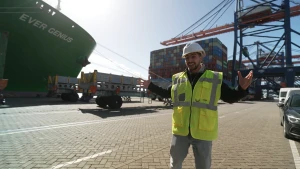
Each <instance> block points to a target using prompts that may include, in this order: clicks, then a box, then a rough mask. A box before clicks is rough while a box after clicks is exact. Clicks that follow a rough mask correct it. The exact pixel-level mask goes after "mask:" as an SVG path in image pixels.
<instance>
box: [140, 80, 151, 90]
mask: <svg viewBox="0 0 300 169" xmlns="http://www.w3.org/2000/svg"><path fill="white" fill-rule="evenodd" d="M149 84H150V80H143V82H141V88H144V89H148V86H149Z"/></svg>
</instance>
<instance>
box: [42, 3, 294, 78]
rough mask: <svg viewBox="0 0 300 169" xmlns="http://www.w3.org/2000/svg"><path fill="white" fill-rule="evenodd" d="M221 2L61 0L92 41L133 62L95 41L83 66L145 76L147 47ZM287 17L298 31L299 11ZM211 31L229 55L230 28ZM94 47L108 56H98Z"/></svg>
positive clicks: (228, 19)
mask: <svg viewBox="0 0 300 169" xmlns="http://www.w3.org/2000/svg"><path fill="white" fill-rule="evenodd" d="M45 2H47V3H48V4H50V5H52V6H54V7H55V6H56V5H57V0H45ZM220 2H221V1H220V0H209V1H204V0H62V2H61V12H62V13H63V14H65V15H66V16H68V17H69V18H71V19H72V20H73V21H75V22H76V23H77V24H79V25H80V26H82V27H83V28H84V29H85V30H87V31H88V32H89V33H90V34H91V35H92V36H93V37H94V38H95V40H96V41H97V43H99V44H101V45H103V46H105V47H107V48H109V49H111V50H113V51H114V52H117V53H119V54H120V55H122V56H123V57H126V58H127V59H128V60H131V61H132V62H134V63H135V64H133V63H131V62H129V61H127V60H126V59H124V58H122V57H120V56H118V55H116V54H114V53H112V52H110V51H108V50H107V49H105V48H103V47H101V46H97V48H96V49H95V52H94V53H93V54H92V55H91V56H90V59H89V60H90V61H91V62H92V64H90V65H88V66H86V67H85V68H83V71H85V72H92V71H93V70H94V69H97V70H98V71H99V72H105V73H113V74H120V75H127V76H140V77H142V78H147V75H148V67H149V64H150V52H151V51H153V50H157V49H161V48H165V46H163V45H161V44H160V42H162V41H164V40H168V39H170V38H172V37H175V36H176V35H178V34H179V33H180V32H182V31H183V30H185V29H186V28H188V27H189V26H190V25H192V24H193V23H195V22H196V21H197V20H198V19H200V18H201V17H202V16H203V15H205V14H206V13H208V12H209V11H210V10H211V9H213V8H214V7H215V6H216V5H218V4H219V3H220ZM296 2H299V0H297V1H296ZM245 5H249V4H245ZM234 8H235V3H234V4H233V5H231V7H230V8H229V9H228V11H227V12H226V13H225V14H224V16H223V17H222V18H221V19H220V20H219V21H218V22H217V23H216V25H218V26H220V25H223V24H226V23H232V22H233V11H234ZM291 22H292V27H293V28H294V29H297V30H298V32H300V29H299V28H300V25H299V23H300V17H295V18H293V19H292V20H291ZM296 22H297V24H298V25H296ZM200 28H201V27H199V29H196V30H195V32H197V31H199V30H200ZM215 37H218V38H219V39H220V40H221V41H222V42H223V43H224V44H225V45H226V46H227V48H228V56H230V55H232V53H233V52H232V51H233V40H234V38H233V33H225V34H222V35H217V36H215ZM295 37H296V38H297V39H296V38H295ZM293 38H294V39H293V41H294V42H299V39H300V36H293ZM254 41H256V39H245V41H244V43H253V42H254ZM298 44H300V43H298ZM293 48H295V47H293ZM299 50H300V49H299ZM250 52H251V51H250ZM99 53H100V54H102V55H103V56H104V57H107V58H109V59H110V60H107V59H105V58H104V57H101V56H99ZM293 54H297V53H293ZM120 67H121V68H123V69H125V70H126V71H125V70H123V69H121V68H120ZM129 72H133V73H129Z"/></svg>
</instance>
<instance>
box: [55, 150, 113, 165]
mask: <svg viewBox="0 0 300 169" xmlns="http://www.w3.org/2000/svg"><path fill="white" fill-rule="evenodd" d="M111 152H112V150H107V151H103V152H101V153H97V154H94V155H91V156H87V157H83V158H80V159H78V160H74V161H70V162H67V163H63V164H59V165H57V166H54V167H52V168H51V169H58V168H62V167H65V166H68V165H71V164H76V163H80V162H81V161H85V160H88V159H91V158H96V157H99V156H102V155H104V154H109V153H111Z"/></svg>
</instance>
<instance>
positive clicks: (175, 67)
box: [149, 38, 228, 81]
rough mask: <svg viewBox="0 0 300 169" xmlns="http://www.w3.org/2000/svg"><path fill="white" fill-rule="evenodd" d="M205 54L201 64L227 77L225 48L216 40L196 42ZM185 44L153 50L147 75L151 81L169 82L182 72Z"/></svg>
mask: <svg viewBox="0 0 300 169" xmlns="http://www.w3.org/2000/svg"><path fill="white" fill-rule="evenodd" d="M197 43H199V44H200V45H201V46H202V48H203V49H204V50H205V52H206V56H205V57H204V59H203V63H204V64H205V66H206V68H207V69H209V70H214V71H218V72H223V74H224V76H225V77H227V76H228V69H227V47H226V46H225V45H224V44H222V42H221V41H220V40H219V39H218V38H212V39H207V40H202V41H197ZM184 46H185V44H183V45H178V46H173V47H169V48H164V49H160V50H155V51H152V52H151V53H150V67H149V75H150V76H151V79H153V80H154V79H155V80H158V79H160V78H165V79H167V80H169V81H171V78H172V75H173V74H175V73H178V72H181V71H183V70H184V69H185V68H186V66H185V60H184V59H183V58H182V51H183V48H184Z"/></svg>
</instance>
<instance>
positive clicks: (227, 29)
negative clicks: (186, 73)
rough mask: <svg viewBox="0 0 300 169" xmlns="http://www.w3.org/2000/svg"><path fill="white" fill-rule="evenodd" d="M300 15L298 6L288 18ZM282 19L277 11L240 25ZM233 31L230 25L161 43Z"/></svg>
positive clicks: (185, 40)
mask: <svg viewBox="0 0 300 169" xmlns="http://www.w3.org/2000/svg"><path fill="white" fill-rule="evenodd" d="M298 15H300V5H297V6H294V7H291V9H290V16H291V17H293V16H298ZM283 18H284V12H283V11H279V12H275V13H272V14H270V15H267V16H262V17H257V18H254V19H248V20H246V21H243V22H242V23H241V25H244V24H253V25H257V24H264V23H268V22H273V21H278V20H280V19H283ZM239 28H240V29H242V28H244V27H239ZM231 31H234V23H231V24H225V25H223V26H219V27H216V28H212V29H208V30H204V31H203V30H202V31H200V32H197V33H192V34H189V35H185V36H182V37H179V38H172V39H170V40H166V41H163V42H161V44H162V45H165V46H169V45H175V44H179V43H183V42H188V41H191V40H196V39H202V38H205V37H210V36H214V35H219V34H222V33H227V32H231Z"/></svg>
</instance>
